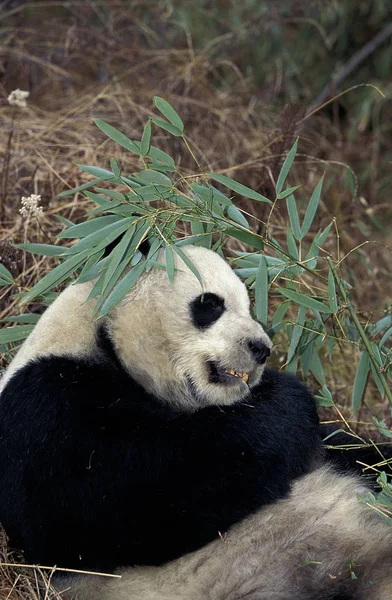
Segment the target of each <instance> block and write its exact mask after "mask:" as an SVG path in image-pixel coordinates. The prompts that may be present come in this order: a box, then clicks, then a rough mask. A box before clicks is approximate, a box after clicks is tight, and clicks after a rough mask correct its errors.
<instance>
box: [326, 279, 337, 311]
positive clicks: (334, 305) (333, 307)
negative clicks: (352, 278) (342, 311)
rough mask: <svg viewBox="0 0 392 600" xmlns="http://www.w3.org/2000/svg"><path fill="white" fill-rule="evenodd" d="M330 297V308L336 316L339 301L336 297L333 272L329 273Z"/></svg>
mask: <svg viewBox="0 0 392 600" xmlns="http://www.w3.org/2000/svg"><path fill="white" fill-rule="evenodd" d="M328 296H329V306H330V307H331V310H332V312H333V313H334V314H336V313H337V312H338V308H339V306H338V300H337V296H336V286H335V277H334V274H333V272H332V271H331V270H330V271H329V273H328Z"/></svg>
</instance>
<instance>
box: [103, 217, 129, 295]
mask: <svg viewBox="0 0 392 600" xmlns="http://www.w3.org/2000/svg"><path fill="white" fill-rule="evenodd" d="M135 231H136V226H135V225H131V226H130V227H129V229H128V231H126V232H125V233H124V236H123V237H122V239H121V240H120V242H119V243H118V244H117V246H116V247H115V248H114V250H112V252H111V253H110V254H109V256H108V262H107V268H106V271H105V275H104V279H103V285H102V293H103V294H105V292H106V290H107V287H108V284H109V282H110V280H111V278H112V276H113V275H114V274H115V272H118V266H119V264H120V263H121V261H122V259H123V258H124V255H125V253H126V251H127V249H128V246H129V244H130V242H131V240H132V237H133V236H134V234H135ZM120 275H121V272H119V273H118V277H120Z"/></svg>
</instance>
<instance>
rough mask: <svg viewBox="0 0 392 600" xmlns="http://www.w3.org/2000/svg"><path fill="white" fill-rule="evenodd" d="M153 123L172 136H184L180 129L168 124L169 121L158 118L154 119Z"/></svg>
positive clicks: (152, 119)
mask: <svg viewBox="0 0 392 600" xmlns="http://www.w3.org/2000/svg"><path fill="white" fill-rule="evenodd" d="M151 121H152V122H153V123H155V125H157V126H158V127H160V128H161V129H164V130H165V131H168V132H169V133H171V134H172V135H175V136H177V137H180V136H182V131H181V129H178V127H175V125H172V124H171V123H168V122H167V121H164V120H163V119H158V118H157V117H152V118H151Z"/></svg>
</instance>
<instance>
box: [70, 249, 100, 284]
mask: <svg viewBox="0 0 392 600" xmlns="http://www.w3.org/2000/svg"><path fill="white" fill-rule="evenodd" d="M104 252H105V251H104V249H102V250H100V251H99V252H95V253H94V254H92V255H91V256H90V257H89V258H88V259H87V260H86V262H85V264H84V265H83V269H82V270H81V272H80V274H79V275H78V278H77V280H76V282H77V283H85V282H86V281H91V279H95V277H97V276H98V275H99V273H100V271H101V269H102V268H103V266H104V264H105V262H106V260H107V259H106V258H103V259H102V256H103V254H104ZM101 259H102V260H101Z"/></svg>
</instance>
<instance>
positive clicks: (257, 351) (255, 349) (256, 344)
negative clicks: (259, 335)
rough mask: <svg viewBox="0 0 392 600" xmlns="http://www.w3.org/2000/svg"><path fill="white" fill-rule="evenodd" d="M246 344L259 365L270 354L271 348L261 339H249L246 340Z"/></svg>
mask: <svg viewBox="0 0 392 600" xmlns="http://www.w3.org/2000/svg"><path fill="white" fill-rule="evenodd" d="M248 346H249V349H250V351H251V352H252V354H253V358H254V359H255V361H256V362H257V363H259V364H260V365H262V364H264V363H265V361H266V360H267V358H268V357H269V355H270V354H271V349H270V348H269V347H268V346H266V345H265V343H264V342H263V340H251V341H250V342H248Z"/></svg>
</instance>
